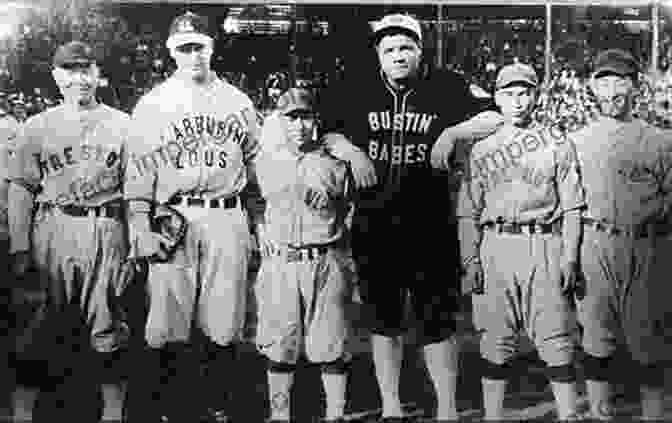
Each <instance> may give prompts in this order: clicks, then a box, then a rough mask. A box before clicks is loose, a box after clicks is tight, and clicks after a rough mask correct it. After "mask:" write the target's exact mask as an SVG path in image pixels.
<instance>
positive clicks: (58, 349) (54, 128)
mask: <svg viewBox="0 0 672 423" xmlns="http://www.w3.org/2000/svg"><path fill="white" fill-rule="evenodd" d="M53 65H54V69H53V72H52V75H53V77H54V80H55V81H56V84H57V85H58V87H59V88H60V90H61V93H62V94H63V96H64V98H65V102H64V104H62V105H61V106H58V107H55V108H52V109H49V110H47V111H45V112H43V113H40V114H38V115H35V116H33V117H31V118H30V119H29V120H28V121H26V122H25V123H24V124H23V126H22V128H21V131H20V134H19V136H18V138H17V141H16V143H15V146H13V147H12V148H13V150H12V152H11V157H10V160H9V161H10V165H9V179H10V186H9V194H8V198H9V225H10V240H11V246H10V252H11V254H12V258H13V270H14V274H15V275H16V276H17V277H19V278H21V277H23V276H25V274H26V271H27V270H28V268H30V267H33V266H34V268H35V269H36V271H37V273H38V275H39V278H40V283H41V287H42V289H44V290H45V291H46V293H47V298H48V299H47V302H46V304H45V305H44V308H43V309H41V310H40V311H39V315H40V316H42V317H43V319H42V324H43V327H42V328H41V330H40V331H37V332H35V334H36V337H35V339H33V346H34V349H35V350H36V351H37V352H38V353H42V354H43V356H40V358H42V359H44V360H49V365H48V366H49V371H55V369H56V366H57V365H62V366H65V367H63V368H62V369H61V370H62V373H61V374H55V375H53V376H59V378H58V379H55V378H54V380H53V381H51V380H50V382H53V383H54V384H55V385H53V386H51V387H50V386H46V385H45V387H44V391H45V392H47V391H48V390H50V389H53V390H54V392H53V394H58V395H63V394H64V391H67V392H66V394H67V395H69V397H68V398H67V400H66V406H65V411H66V413H67V414H66V415H60V417H62V418H63V419H75V418H80V417H82V416H83V415H85V419H87V420H90V421H97V420H98V419H100V416H99V415H98V414H99V410H98V411H95V410H89V408H90V407H89V405H90V404H91V403H92V402H93V401H92V400H91V398H89V397H88V395H90V394H91V393H92V392H96V391H97V390H96V389H95V387H93V386H92V384H100V383H101V377H102V376H101V374H102V366H103V364H104V363H105V361H106V360H108V359H114V357H115V355H114V354H113V353H114V352H116V351H118V350H120V349H121V347H123V346H124V344H125V342H126V339H127V336H128V333H127V328H126V325H125V324H124V323H123V322H122V321H121V310H120V307H119V304H118V302H116V301H117V300H118V298H119V295H120V294H121V293H122V291H123V290H124V287H125V286H126V284H127V282H128V280H129V278H130V277H132V272H131V270H130V267H129V266H127V265H125V259H126V256H127V254H128V251H127V247H128V243H127V237H126V235H125V234H126V230H125V221H124V216H125V210H124V207H123V204H122V202H121V199H122V198H121V196H122V194H121V184H122V178H123V175H124V169H125V155H126V153H127V151H126V142H127V136H128V130H129V127H130V126H129V124H130V119H129V116H128V115H126V114H125V113H123V112H120V111H118V110H115V109H112V108H110V107H108V106H106V105H103V104H100V103H98V102H97V101H96V100H95V90H96V87H97V84H98V76H99V69H98V66H97V65H96V60H95V58H94V55H93V50H92V49H91V47H90V46H88V45H86V44H84V43H81V42H77V41H73V42H70V43H67V44H64V45H62V46H61V47H59V48H58V49H57V51H56V53H55V54H54V58H53ZM91 350H92V351H95V352H98V353H99V354H97V355H93V354H92V353H91V352H90V351H91ZM22 352H27V350H23V351H18V353H19V359H20V358H21V353H22ZM61 354H62V355H65V356H70V357H61V356H59V355H61ZM66 360H67V361H66ZM62 361H65V362H64V363H63V362H62ZM49 376H50V375H45V378H49ZM59 384H63V385H61V386H59ZM19 391H21V389H19V390H18V391H17V396H16V397H15V399H16V400H17V403H16V404H15V405H16V406H19V405H20V404H19V402H21V401H22V400H26V401H28V402H32V399H34V395H31V396H30V397H26V396H25V395H24V396H21V395H18V394H21V392H19ZM22 392H23V393H24V394H27V393H29V392H27V391H22ZM33 394H34V393H33ZM103 396H104V399H105V409H104V410H103V411H104V417H105V418H110V419H119V418H120V416H118V415H115V414H111V413H112V412H113V411H114V410H115V409H117V410H118V409H120V407H121V391H120V389H119V387H117V388H115V387H113V386H107V387H105V386H104V389H103ZM24 405H25V406H26V408H28V413H29V414H30V412H31V410H30V409H31V408H32V407H31V404H24ZM17 409H18V408H17ZM88 411H92V412H93V411H95V415H87V414H86V413H87V412H88ZM51 413H56V409H55V410H52V411H51ZM35 417H36V420H39V419H37V416H35ZM46 418H48V419H49V420H52V419H53V418H54V415H52V414H49V415H48V416H47V417H46ZM94 419H95V420H94Z"/></svg>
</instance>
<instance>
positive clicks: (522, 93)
mask: <svg viewBox="0 0 672 423" xmlns="http://www.w3.org/2000/svg"><path fill="white" fill-rule="evenodd" d="M535 101H536V90H535V88H534V87H530V86H528V85H510V86H508V87H504V88H501V89H499V90H497V92H496V93H495V103H496V104H497V106H498V107H499V109H500V111H501V112H502V115H503V116H504V119H505V120H506V121H507V122H509V123H511V124H513V125H517V126H518V125H524V124H525V123H527V122H528V121H529V118H530V116H531V115H532V110H534V104H535Z"/></svg>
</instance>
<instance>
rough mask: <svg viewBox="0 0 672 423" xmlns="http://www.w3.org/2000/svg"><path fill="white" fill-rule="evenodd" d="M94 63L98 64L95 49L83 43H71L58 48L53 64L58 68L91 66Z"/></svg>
mask: <svg viewBox="0 0 672 423" xmlns="http://www.w3.org/2000/svg"><path fill="white" fill-rule="evenodd" d="M92 63H96V57H95V55H94V52H93V49H92V48H91V46H90V45H88V44H86V43H84V42H82V41H70V42H69V43H66V44H63V45H61V46H60V47H58V49H56V53H54V59H53V64H54V66H55V67H57V68H71V67H73V66H89V65H91V64H92Z"/></svg>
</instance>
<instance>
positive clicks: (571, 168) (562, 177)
mask: <svg viewBox="0 0 672 423" xmlns="http://www.w3.org/2000/svg"><path fill="white" fill-rule="evenodd" d="M556 142H558V140H556ZM556 160H557V161H556V163H557V184H558V196H559V197H560V212H561V213H566V212H568V211H571V210H576V209H580V208H583V207H585V205H586V198H585V192H584V189H583V184H582V182H581V173H580V171H579V164H578V156H577V153H576V147H575V146H574V142H573V141H572V140H571V139H569V138H566V137H565V138H563V140H562V142H561V143H560V144H559V146H558V149H557V150H556Z"/></svg>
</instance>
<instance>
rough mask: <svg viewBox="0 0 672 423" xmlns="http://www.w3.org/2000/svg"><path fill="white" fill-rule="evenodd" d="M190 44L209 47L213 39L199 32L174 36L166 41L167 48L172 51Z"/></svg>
mask: <svg viewBox="0 0 672 423" xmlns="http://www.w3.org/2000/svg"><path fill="white" fill-rule="evenodd" d="M190 43H194V44H203V45H208V44H210V43H212V37H210V36H208V35H205V34H200V33H197V32H188V33H184V34H173V35H171V36H170V37H168V39H167V40H166V47H168V49H171V50H172V49H174V48H175V47H179V46H181V45H184V44H190Z"/></svg>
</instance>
